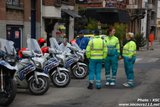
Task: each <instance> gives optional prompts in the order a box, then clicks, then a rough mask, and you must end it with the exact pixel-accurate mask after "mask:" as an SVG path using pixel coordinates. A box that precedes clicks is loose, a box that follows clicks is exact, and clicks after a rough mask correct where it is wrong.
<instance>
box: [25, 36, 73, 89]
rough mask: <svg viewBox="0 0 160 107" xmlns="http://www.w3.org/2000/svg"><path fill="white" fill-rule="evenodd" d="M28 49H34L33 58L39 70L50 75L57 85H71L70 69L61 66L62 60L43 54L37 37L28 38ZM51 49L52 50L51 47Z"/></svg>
mask: <svg viewBox="0 0 160 107" xmlns="http://www.w3.org/2000/svg"><path fill="white" fill-rule="evenodd" d="M27 44H28V49H29V50H30V51H33V52H34V54H35V56H37V57H34V58H33V60H34V62H35V63H36V65H37V70H38V71H41V72H44V73H45V74H47V75H49V77H50V80H51V81H52V83H53V85H55V86H56V87H66V86H68V85H69V83H70V80H71V77H70V74H69V71H68V70H67V69H66V68H64V67H60V66H59V65H60V61H59V60H58V59H57V58H56V57H54V56H52V57H51V56H50V55H49V54H46V53H45V55H43V54H42V51H41V49H40V46H39V44H38V43H37V41H36V40H35V39H28V40H27ZM49 51H52V50H50V49H49Z"/></svg>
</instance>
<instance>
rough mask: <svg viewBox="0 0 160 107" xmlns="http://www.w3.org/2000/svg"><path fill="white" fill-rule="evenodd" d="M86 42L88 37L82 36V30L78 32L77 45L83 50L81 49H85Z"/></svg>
mask: <svg viewBox="0 0 160 107" xmlns="http://www.w3.org/2000/svg"><path fill="white" fill-rule="evenodd" d="M88 42H89V38H87V37H84V34H83V32H82V31H80V32H79V33H78V38H77V40H76V43H77V44H78V46H79V47H80V48H81V49H82V50H83V49H86V47H87V45H88Z"/></svg>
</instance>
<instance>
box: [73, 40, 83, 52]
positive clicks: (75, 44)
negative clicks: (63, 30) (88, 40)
mask: <svg viewBox="0 0 160 107" xmlns="http://www.w3.org/2000/svg"><path fill="white" fill-rule="evenodd" d="M71 44H72V46H74V47H75V48H76V49H78V50H80V51H81V50H82V49H81V48H80V47H79V46H78V44H77V43H76V42H74V43H71Z"/></svg>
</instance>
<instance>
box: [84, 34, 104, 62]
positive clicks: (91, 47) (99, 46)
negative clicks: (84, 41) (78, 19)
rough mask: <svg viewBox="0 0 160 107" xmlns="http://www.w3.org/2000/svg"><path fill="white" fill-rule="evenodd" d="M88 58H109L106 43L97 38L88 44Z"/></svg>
mask: <svg viewBox="0 0 160 107" xmlns="http://www.w3.org/2000/svg"><path fill="white" fill-rule="evenodd" d="M86 56H87V58H90V59H105V58H106V56H107V48H106V43H105V41H103V40H102V39H101V38H100V37H99V36H95V37H94V38H93V39H91V40H90V41H89V43H88V46H87V48H86Z"/></svg>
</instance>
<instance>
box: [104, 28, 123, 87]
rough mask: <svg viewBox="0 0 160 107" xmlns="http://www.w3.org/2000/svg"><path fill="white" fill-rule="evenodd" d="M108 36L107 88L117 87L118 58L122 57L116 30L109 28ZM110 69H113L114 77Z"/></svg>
mask: <svg viewBox="0 0 160 107" xmlns="http://www.w3.org/2000/svg"><path fill="white" fill-rule="evenodd" d="M107 33H108V35H107V36H106V38H105V42H106V44H107V48H108V55H107V58H106V59H105V75H106V86H108V85H111V86H114V85H116V75H117V69H118V58H119V56H120V45H119V40H118V38H117V37H116V36H114V35H115V29H114V28H112V27H111V28H109V29H108V32H107ZM110 68H112V77H111V74H110Z"/></svg>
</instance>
